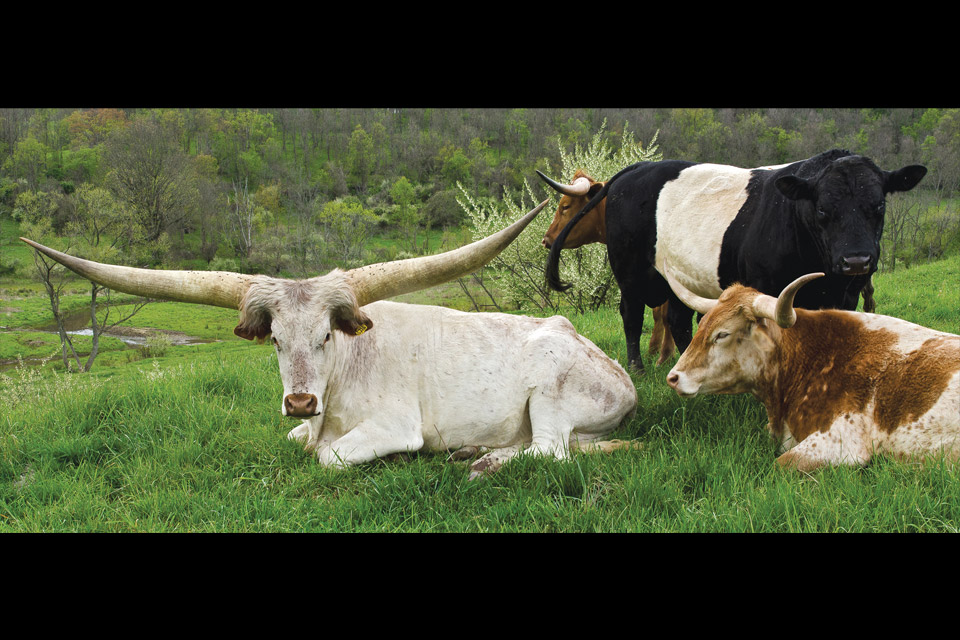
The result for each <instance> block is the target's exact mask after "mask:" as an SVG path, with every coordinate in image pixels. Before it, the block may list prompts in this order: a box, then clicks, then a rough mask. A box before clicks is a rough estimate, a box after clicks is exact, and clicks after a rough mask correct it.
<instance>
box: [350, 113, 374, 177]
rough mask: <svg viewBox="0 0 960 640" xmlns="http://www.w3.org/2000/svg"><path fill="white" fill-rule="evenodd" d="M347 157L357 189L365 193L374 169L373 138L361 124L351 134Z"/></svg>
mask: <svg viewBox="0 0 960 640" xmlns="http://www.w3.org/2000/svg"><path fill="white" fill-rule="evenodd" d="M347 157H348V166H349V167H350V175H351V176H352V177H353V179H354V180H355V181H356V185H357V190H358V191H360V193H365V192H366V190H367V180H368V179H369V177H370V173H371V171H372V169H373V138H371V137H370V135H369V134H368V133H367V132H366V131H364V130H363V127H361V126H360V125H359V124H358V125H357V126H356V128H355V129H354V130H353V133H352V134H351V135H350V145H349V147H348V150H347Z"/></svg>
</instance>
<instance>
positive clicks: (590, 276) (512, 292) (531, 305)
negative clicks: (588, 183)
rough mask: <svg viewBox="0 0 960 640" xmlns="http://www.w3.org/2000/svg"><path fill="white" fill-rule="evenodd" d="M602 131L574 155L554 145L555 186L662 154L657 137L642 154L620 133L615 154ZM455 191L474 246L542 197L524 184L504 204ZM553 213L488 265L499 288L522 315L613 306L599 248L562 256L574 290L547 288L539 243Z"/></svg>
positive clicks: (615, 298)
mask: <svg viewBox="0 0 960 640" xmlns="http://www.w3.org/2000/svg"><path fill="white" fill-rule="evenodd" d="M605 127H606V121H604V124H603V125H601V127H600V130H599V131H598V132H597V134H596V135H595V136H594V137H593V140H592V141H591V143H590V145H589V146H588V147H587V148H586V149H581V148H580V145H579V144H578V145H576V147H575V149H574V152H573V154H567V153H566V152H565V150H564V149H563V147H562V145H561V142H560V139H559V138H558V139H557V144H558V146H560V158H561V161H562V163H563V167H562V169H561V171H560V174H559V175H558V176H557V177H556V179H557V180H560V181H562V180H568V179H570V178H572V177H573V175H574V173H576V171H577V169H583V170H584V171H586V172H587V173H588V174H589V175H590V176H592V177H593V178H594V179H595V180H607V179H608V178H610V177H612V176H613V175H614V174H616V173H617V172H618V171H620V170H621V169H623V168H624V167H626V166H629V165H631V164H633V163H635V162H639V161H649V160H660V159H661V157H662V154H660V153H659V152H658V151H657V145H656V139H657V136H656V135H654V137H653V140H651V141H650V145H649V146H648V147H647V148H646V149H644V148H643V145H642V144H641V143H639V142H635V141H634V139H633V134H632V133H629V131H628V130H627V128H626V127H624V132H623V137H622V139H621V144H620V148H619V149H617V150H616V151H614V150H613V149H611V148H610V145H609V143H608V141H607V139H606V138H605V136H604V128H605ZM537 182H539V179H537ZM457 186H458V188H459V189H460V194H459V196H458V198H457V201H458V202H459V203H460V205H461V206H462V207H463V209H464V210H465V211H466V213H467V216H468V217H469V219H470V221H471V222H472V226H473V236H474V239H475V240H479V239H480V238H483V237H486V236H488V235H490V234H491V233H494V232H496V231H499V230H500V229H503V228H504V227H506V226H507V225H509V224H510V223H513V222H515V221H516V220H518V219H519V218H520V217H521V216H522V215H523V214H525V213H526V212H527V211H529V210H531V209H532V208H533V207H534V206H535V205H536V203H538V202H540V201H541V200H542V199H543V198H542V196H538V195H535V193H534V191H533V189H532V188H531V186H530V183H529V181H528V180H527V179H526V178H525V179H524V186H525V192H524V193H520V194H505V195H504V198H503V201H496V200H494V199H492V198H473V197H471V196H470V194H468V193H467V191H466V189H464V188H463V186H462V185H460V184H459V183H458V185H457ZM546 190H547V192H548V195H549V196H550V197H551V198H554V202H556V201H558V200H559V198H560V194H558V193H556V192H555V191H554V190H553V189H551V188H549V187H546ZM554 211H556V204H554V205H553V206H551V205H550V204H548V205H547V207H546V208H545V210H544V211H543V212H542V213H541V214H540V215H538V216H537V218H536V219H535V220H534V221H533V222H531V223H530V225H529V226H528V227H527V229H525V230H524V232H523V233H521V234H520V237H519V238H517V239H516V240H514V241H513V242H512V243H511V244H510V246H509V247H507V248H506V249H505V250H504V251H503V252H502V253H501V254H500V255H499V256H497V257H496V258H495V259H494V260H493V261H492V262H491V263H490V266H491V267H492V269H493V270H494V271H495V272H496V275H497V277H498V278H499V287H500V288H501V289H502V290H503V291H504V292H505V294H506V296H507V298H508V299H509V300H510V301H511V302H513V303H515V304H516V305H517V306H518V307H519V308H521V309H524V308H526V309H540V310H543V309H551V310H553V311H558V310H559V308H560V307H561V306H564V305H572V306H573V307H574V308H576V309H577V310H578V311H580V312H583V311H585V310H587V309H597V308H599V307H601V306H605V305H612V304H616V303H618V302H619V298H620V292H619V289H618V288H617V286H616V283H615V281H614V278H613V273H612V272H611V270H610V265H609V264H608V263H607V250H606V247H605V246H604V245H601V244H589V245H584V246H583V247H580V248H578V249H573V250H568V251H565V252H564V253H565V254H567V255H566V257H565V259H563V260H561V262H560V275H561V278H562V279H563V280H565V281H566V282H570V283H573V287H571V289H570V290H569V291H566V292H563V293H555V292H553V291H551V290H550V289H548V288H547V285H546V283H545V281H544V268H545V265H546V259H547V254H546V251H545V250H544V248H543V246H542V244H541V240H542V238H543V234H544V233H546V231H547V229H548V228H549V226H550V223H551V221H552V219H553V213H554Z"/></svg>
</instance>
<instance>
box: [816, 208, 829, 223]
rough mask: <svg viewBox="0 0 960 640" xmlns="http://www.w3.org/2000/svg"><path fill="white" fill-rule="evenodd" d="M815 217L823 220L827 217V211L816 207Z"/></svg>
mask: <svg viewBox="0 0 960 640" xmlns="http://www.w3.org/2000/svg"><path fill="white" fill-rule="evenodd" d="M817 217H818V218H820V219H821V220H823V219H825V218H826V217H827V212H826V211H824V210H823V209H821V208H820V207H817Z"/></svg>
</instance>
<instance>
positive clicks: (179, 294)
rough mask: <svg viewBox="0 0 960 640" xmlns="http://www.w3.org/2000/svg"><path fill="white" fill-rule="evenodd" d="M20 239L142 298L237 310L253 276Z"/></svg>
mask: <svg viewBox="0 0 960 640" xmlns="http://www.w3.org/2000/svg"><path fill="white" fill-rule="evenodd" d="M20 239H21V240H23V241H24V242H26V243H27V244H29V245H30V246H31V247H33V248H34V249H36V250H37V251H39V252H41V253H43V254H44V255H46V256H48V257H50V258H52V259H54V260H56V261H57V262H59V263H60V264H62V265H63V266H65V267H67V268H68V269H70V270H71V271H75V272H76V273H78V274H80V275H81V276H83V277H84V278H87V279H88V280H93V281H94V282H96V283H97V284H100V285H103V286H105V287H107V288H110V289H113V290H114V291H122V292H123V293H129V294H132V295H137V296H143V297H145V298H160V299H163V300H174V301H176V302H193V303H197V304H208V305H213V306H216V307H225V308H227V309H239V308H240V299H241V298H242V297H243V294H244V292H245V291H246V290H247V287H249V286H250V283H251V282H252V281H253V278H254V277H255V276H251V275H244V274H241V273H232V272H229V271H167V270H163V269H137V268H135V267H122V266H117V265H112V264H103V263H101V262H93V261H92V260H84V259H83V258H77V257H75V256H71V255H68V254H66V253H62V252H60V251H57V250H56V249H51V248H50V247H45V246H43V245H42V244H38V243H36V242H34V241H33V240H28V239H27V238H20Z"/></svg>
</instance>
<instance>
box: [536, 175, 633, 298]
mask: <svg viewBox="0 0 960 640" xmlns="http://www.w3.org/2000/svg"><path fill="white" fill-rule="evenodd" d="M644 164H648V163H647V162H637V163H635V164H632V165H630V166H629V167H626V168H624V169H621V170H620V171H618V172H617V174H616V175H615V176H613V177H612V178H610V180H608V181H607V183H606V184H604V185H603V187H602V188H601V189H600V190H599V191H597V193H596V194H595V195H594V196H593V197H592V198H590V202H588V203H587V204H585V205H584V206H583V209H581V210H580V211H579V212H578V213H577V215H575V216H573V218H572V219H571V220H570V222H568V223H567V226H565V227H564V228H563V231H561V232H560V234H559V235H558V236H557V239H556V240H554V242H553V245H552V246H551V247H550V255H549V256H547V266H546V269H545V272H546V280H547V286H548V287H550V288H551V289H553V290H554V291H566V290H567V289H569V288H570V287H571V286H572V285H571V284H570V283H569V282H563V281H561V280H560V251H562V250H563V244H564V243H565V242H566V240H567V236H568V235H569V234H570V231H571V229H573V227H574V226H576V224H577V223H578V222H580V220H581V218H583V216H585V215H587V214H588V213H590V210H591V209H593V208H594V207H595V206H597V204H599V202H600V201H601V200H603V199H604V198H606V197H607V191H609V190H610V185H612V184H613V183H614V182H616V181H617V178H619V177H620V176H622V175H624V174H625V173H629V172H631V171H633V170H634V169H636V168H637V167H639V166H641V165H644Z"/></svg>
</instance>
